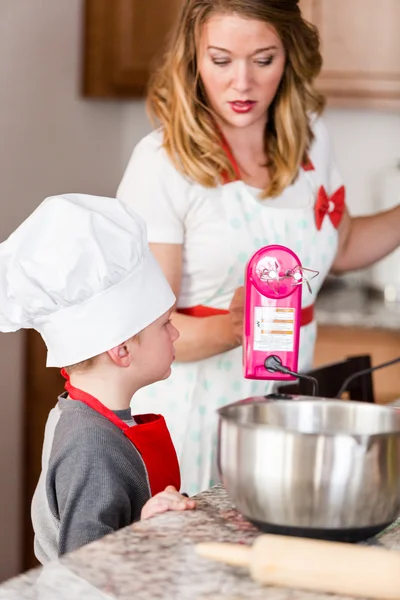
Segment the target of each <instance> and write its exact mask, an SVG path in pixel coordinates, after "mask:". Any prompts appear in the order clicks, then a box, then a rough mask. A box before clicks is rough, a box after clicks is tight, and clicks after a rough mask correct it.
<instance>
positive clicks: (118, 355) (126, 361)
mask: <svg viewBox="0 0 400 600" xmlns="http://www.w3.org/2000/svg"><path fill="white" fill-rule="evenodd" d="M107 354H108V356H109V357H110V358H111V360H112V361H113V363H115V364H116V365H118V366H119V367H129V365H130V364H131V362H132V356H131V354H130V352H129V350H128V347H127V345H126V344H120V345H119V346H115V348H111V350H108V351H107Z"/></svg>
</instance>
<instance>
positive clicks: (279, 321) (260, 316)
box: [254, 306, 296, 352]
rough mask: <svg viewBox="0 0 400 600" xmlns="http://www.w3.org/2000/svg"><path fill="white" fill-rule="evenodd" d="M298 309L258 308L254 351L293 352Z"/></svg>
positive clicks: (255, 322)
mask: <svg viewBox="0 0 400 600" xmlns="http://www.w3.org/2000/svg"><path fill="white" fill-rule="evenodd" d="M295 315H296V309H294V308H278V307H276V306H256V307H255V309H254V350H261V351H266V352H277V351H281V352H293V343H294V321H295Z"/></svg>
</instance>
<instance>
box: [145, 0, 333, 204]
mask: <svg viewBox="0 0 400 600" xmlns="http://www.w3.org/2000/svg"><path fill="white" fill-rule="evenodd" d="M215 13H228V14H232V13H234V14H237V15H239V16H241V17H244V18H248V19H256V20H261V21H265V22H266V23H268V24H271V25H273V27H275V29H276V31H277V33H278V35H279V36H280V38H281V40H282V43H283V46H284V48H285V52H286V65H285V70H284V74H283V77H282V80H281V83H280V86H279V89H278V92H277V94H276V96H275V98H274V100H273V102H272V104H271V106H270V108H269V119H268V123H267V126H266V131H265V150H266V154H267V157H268V168H269V173H270V182H269V184H268V187H267V188H266V189H265V190H264V193H263V196H264V197H267V196H272V197H273V196H278V195H279V194H280V193H281V192H282V191H283V190H284V189H285V188H286V187H287V186H288V185H290V184H291V183H292V182H293V181H294V180H295V178H296V177H297V173H298V169H299V166H300V164H301V163H302V162H303V161H305V160H306V159H307V151H308V149H309V146H310V144H311V141H312V138H313V136H312V132H311V128H310V123H309V114H310V113H317V114H320V113H321V112H322V110H323V107H324V99H323V96H322V95H321V94H319V93H318V92H317V91H316V90H315V89H314V86H313V82H314V79H315V78H316V76H317V75H318V73H319V71H320V69H321V65H322V58H321V54H320V51H319V37H318V33H317V30H316V29H315V28H314V27H313V26H312V25H311V24H310V23H308V22H306V21H305V20H303V18H302V16H301V13H300V9H299V6H298V3H297V0H186V1H185V2H184V6H183V8H182V11H181V15H180V18H179V21H178V23H177V26H176V28H175V30H174V32H173V35H172V37H171V40H170V44H169V48H168V51H167V53H166V54H165V57H164V60H163V61H162V63H161V66H160V68H159V69H158V70H157V71H156V72H155V73H154V75H153V78H152V80H151V82H150V87H149V94H148V100H147V107H148V112H149V114H150V117H151V118H152V120H153V122H154V121H158V122H159V123H160V124H161V125H162V127H163V134H164V144H163V145H164V148H165V150H166V152H167V154H168V156H169V158H170V159H171V161H172V162H173V164H174V165H175V167H176V168H177V169H178V170H179V171H180V172H181V173H183V174H184V175H186V176H187V177H189V178H190V179H192V180H194V181H196V182H198V183H199V184H201V185H203V186H205V187H215V185H216V184H217V182H218V180H220V179H221V177H223V175H227V176H228V177H229V178H232V179H234V175H235V174H234V169H233V166H232V164H231V162H230V160H229V158H228V157H227V154H226V152H225V151H224V150H223V148H222V146H221V137H220V134H219V131H218V128H216V125H215V119H214V116H213V113H212V110H211V108H210V107H209V106H208V105H207V100H206V97H205V94H204V91H203V87H202V83H201V80H200V77H199V73H198V68H197V61H196V52H197V47H198V43H199V39H200V33H201V28H202V26H203V25H204V23H205V22H206V21H207V19H209V18H210V16H211V14H215Z"/></svg>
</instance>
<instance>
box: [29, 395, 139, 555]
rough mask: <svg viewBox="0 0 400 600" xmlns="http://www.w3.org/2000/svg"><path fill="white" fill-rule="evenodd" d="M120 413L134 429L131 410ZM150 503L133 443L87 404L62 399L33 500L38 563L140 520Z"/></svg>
mask: <svg viewBox="0 0 400 600" xmlns="http://www.w3.org/2000/svg"><path fill="white" fill-rule="evenodd" d="M115 414H116V415H117V416H118V417H120V418H121V419H123V420H124V421H126V422H127V423H128V424H129V425H132V423H133V422H132V417H131V412H130V409H127V410H122V411H115ZM133 426H134V425H133ZM149 498H150V487H149V482H148V477H147V472H146V468H145V465H144V463H143V460H142V458H141V456H140V454H139V452H138V451H137V450H136V448H135V446H134V445H133V444H132V443H131V442H130V440H129V439H128V438H127V437H126V436H125V435H124V434H123V433H122V431H120V430H119V429H118V428H117V427H116V426H115V425H113V424H112V423H110V421H108V420H107V419H106V418H105V417H103V416H102V415H100V414H98V413H97V412H96V411H94V410H93V409H92V408H90V407H89V406H87V405H86V404H84V403H83V402H80V401H78V400H70V399H68V398H67V394H63V395H62V396H60V397H59V399H58V404H57V406H56V407H55V408H53V409H52V410H51V411H50V414H49V417H48V419H47V423H46V430H45V438H44V445H43V454H42V472H41V475H40V479H39V483H38V485H37V488H36V491H35V494H34V496H33V501H32V523H33V528H34V531H35V554H36V557H37V558H38V560H39V561H40V562H41V563H43V564H44V563H45V562H48V561H49V560H52V559H54V558H57V557H58V556H60V555H61V554H64V553H65V552H70V551H72V550H75V549H76V548H79V547H80V546H83V545H84V544H87V543H89V542H92V541H94V540H97V539H99V538H101V537H103V536H104V535H106V534H108V533H111V532H112V531H116V530H117V529H120V528H121V527H125V526H126V525H130V524H131V523H133V522H134V521H137V520H139V519H140V513H141V509H142V507H143V505H144V504H145V503H146V502H147V500H148V499H149Z"/></svg>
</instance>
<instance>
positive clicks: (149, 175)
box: [118, 0, 400, 494]
mask: <svg viewBox="0 0 400 600" xmlns="http://www.w3.org/2000/svg"><path fill="white" fill-rule="evenodd" d="M320 67H321V56H320V52H319V41H318V35H317V33H316V31H315V29H314V28H313V27H312V26H311V25H310V24H308V23H306V22H305V21H304V20H303V19H302V17H301V14H300V10H299V7H298V5H297V2H296V1H295V0H187V1H186V2H185V4H184V7H183V10H182V14H181V16H180V19H179V23H178V26H177V29H176V31H175V35H174V36H173V39H172V40H171V45H170V48H169V51H168V52H167V54H166V56H165V58H164V60H163V61H162V63H161V65H160V68H159V70H158V72H157V73H156V74H155V76H154V78H153V81H152V84H151V87H150V92H149V97H148V106H149V109H150V113H151V115H152V116H154V117H156V119H157V120H158V121H159V122H160V124H161V128H160V129H159V130H157V131H154V132H153V133H151V134H150V135H148V136H147V137H145V138H144V139H143V140H142V141H141V142H140V143H139V144H138V145H137V147H136V148H135V150H134V152H133V155H132V158H131V160H130V163H129V165H128V167H127V170H126V172H125V175H124V177H123V180H122V182H121V185H120V187H119V190H118V197H119V198H122V199H123V200H125V201H126V202H128V203H129V204H130V205H131V206H133V208H134V209H136V210H137V211H138V212H139V213H140V214H141V215H142V216H143V217H144V218H145V220H146V222H147V226H148V234H149V241H150V242H151V248H152V251H153V252H154V254H155V256H156V258H157V260H158V261H159V262H160V264H161V266H162V268H163V270H164V272H165V274H166V276H167V278H168V280H169V282H170V284H171V286H172V288H173V289H174V291H175V294H176V296H177V297H178V302H177V307H176V311H175V313H174V315H173V322H174V325H176V327H177V328H178V329H179V330H180V333H181V336H180V339H179V341H178V342H177V344H176V351H177V354H176V359H177V362H176V364H175V365H174V369H173V373H172V376H171V377H170V379H169V380H168V381H166V382H162V383H159V384H158V383H157V384H155V385H154V386H150V387H149V388H147V389H146V390H143V392H142V395H141V398H139V395H138V399H136V396H135V406H134V408H135V411H136V412H140V411H141V410H143V411H148V410H151V411H152V412H157V411H159V412H162V413H163V414H164V416H165V418H166V420H167V423H168V425H169V427H170V430H171V434H172V438H173V440H174V443H175V445H176V449H177V452H178V456H179V459H180V464H181V473H182V479H183V484H182V489H183V490H184V491H186V492H189V493H190V494H193V493H196V492H198V491H200V490H201V489H204V488H207V487H208V486H209V485H210V484H211V483H212V482H213V481H215V480H216V470H215V432H216V422H217V418H216V413H215V411H216V409H217V408H218V407H219V406H221V405H224V404H228V403H230V402H233V401H235V400H239V399H242V398H246V397H249V396H252V395H258V394H265V393H266V392H268V391H270V390H271V387H270V385H269V384H268V383H265V382H262V381H249V380H245V379H244V378H243V376H242V364H241V360H242V350H241V341H242V321H243V288H242V285H243V276H244V268H245V265H246V262H247V260H248V259H249V258H250V257H251V255H252V254H253V253H254V252H255V251H256V250H257V249H259V248H260V247H262V246H264V245H268V244H274V243H278V244H283V245H286V246H288V247H290V248H291V249H292V250H294V251H295V252H296V253H297V254H298V255H299V257H300V259H301V261H302V264H303V265H304V266H306V267H309V268H312V269H316V270H318V271H319V273H320V275H319V277H318V278H316V279H314V280H313V282H312V285H313V291H314V293H313V295H311V294H310V293H309V291H308V290H307V289H305V287H304V289H303V310H302V329H301V338H300V341H301V345H300V361H299V369H300V370H305V369H308V368H310V367H311V365H312V359H313V351H314V345H315V338H316V324H315V321H314V318H313V303H314V302H315V296H316V294H317V292H318V290H319V288H320V287H321V285H322V283H323V281H324V278H325V277H326V275H327V274H328V272H329V271H330V270H331V269H333V270H334V271H335V272H344V271H348V270H351V269H357V268H361V267H366V266H368V265H370V264H372V263H373V262H374V261H377V260H379V259H380V258H382V257H383V256H385V255H386V254H388V253H389V252H390V251H392V250H393V249H394V248H395V247H396V246H397V245H398V244H399V243H400V207H397V208H396V209H394V210H392V211H390V212H387V213H382V214H380V215H376V216H373V217H364V218H357V219H352V218H351V217H350V216H349V214H348V212H347V210H346V208H345V202H344V187H343V184H342V181H341V179H340V176H339V174H338V172H337V170H336V167H335V164H334V161H333V158H332V153H331V148H330V143H329V139H328V135H327V132H326V129H325V127H324V124H323V123H322V121H321V119H320V117H319V115H320V114H321V112H322V109H323V98H322V97H321V96H320V94H318V93H317V92H316V90H315V89H314V87H313V81H314V79H315V77H316V76H317V75H318V73H319V70H320Z"/></svg>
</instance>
